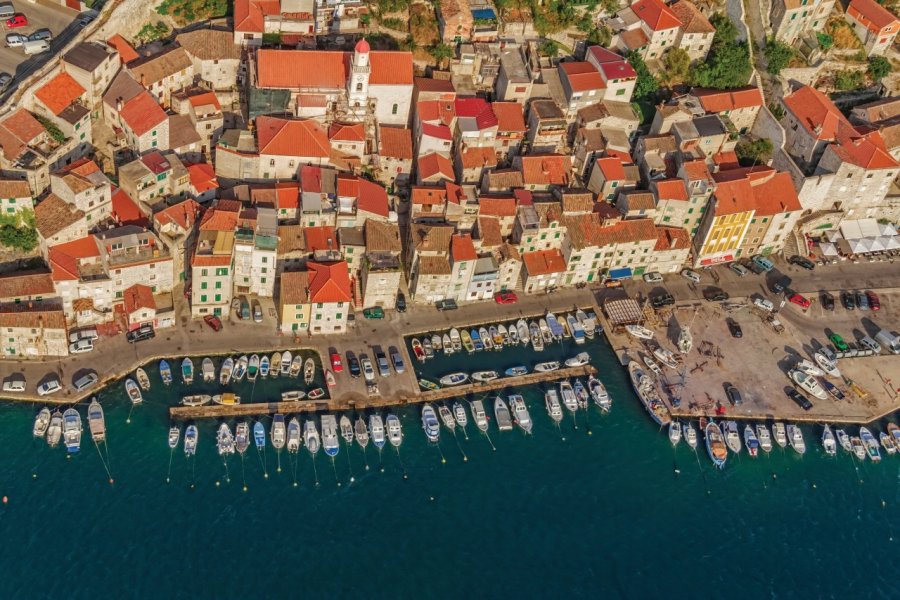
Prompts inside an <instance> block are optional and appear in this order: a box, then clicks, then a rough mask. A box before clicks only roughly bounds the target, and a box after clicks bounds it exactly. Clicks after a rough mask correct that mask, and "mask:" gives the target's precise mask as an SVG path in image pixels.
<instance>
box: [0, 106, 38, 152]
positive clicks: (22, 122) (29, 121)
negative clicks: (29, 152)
mask: <svg viewBox="0 0 900 600" xmlns="http://www.w3.org/2000/svg"><path fill="white" fill-rule="evenodd" d="M46 133H47V130H46V129H44V126H43V125H41V124H40V122H39V121H38V120H37V119H35V118H34V115H32V114H31V113H30V112H28V111H27V110H25V109H24V108H20V109H18V110H17V111H15V112H13V113H12V114H11V115H9V116H8V117H6V118H5V119H3V121H2V122H0V148H2V149H3V155H4V156H5V157H6V159H7V160H9V161H10V162H12V161H15V160H16V159H17V158H19V157H20V156H22V154H23V153H24V152H25V150H26V148H27V146H28V144H30V143H32V142H34V141H35V139H36V138H38V137H39V136H41V135H45V134H46Z"/></svg>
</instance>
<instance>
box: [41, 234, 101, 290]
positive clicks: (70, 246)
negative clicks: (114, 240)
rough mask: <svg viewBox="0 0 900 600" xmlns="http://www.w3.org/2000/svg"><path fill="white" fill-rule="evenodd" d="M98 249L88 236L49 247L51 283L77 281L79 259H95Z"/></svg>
mask: <svg viewBox="0 0 900 600" xmlns="http://www.w3.org/2000/svg"><path fill="white" fill-rule="evenodd" d="M99 256H100V249H99V248H98V247H97V241H96V240H95V239H94V236H92V235H88V236H85V237H83V238H79V239H77V240H73V241H71V242H66V243H65V244H58V245H56V246H51V247H50V250H49V253H48V262H49V263H50V271H51V273H53V281H78V263H79V261H80V260H81V259H85V258H97V257H99Z"/></svg>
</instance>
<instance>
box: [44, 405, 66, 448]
mask: <svg viewBox="0 0 900 600" xmlns="http://www.w3.org/2000/svg"><path fill="white" fill-rule="evenodd" d="M62 424H63V416H62V413H61V412H59V411H58V410H55V411H53V414H52V415H50V425H49V426H48V427H47V445H48V446H50V447H51V448H56V445H57V444H58V443H59V438H60V437H62Z"/></svg>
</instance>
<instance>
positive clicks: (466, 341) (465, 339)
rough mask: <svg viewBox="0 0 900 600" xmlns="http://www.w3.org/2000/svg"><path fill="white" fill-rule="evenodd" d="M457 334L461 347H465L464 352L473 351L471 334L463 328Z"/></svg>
mask: <svg viewBox="0 0 900 600" xmlns="http://www.w3.org/2000/svg"><path fill="white" fill-rule="evenodd" d="M459 336H460V340H461V343H462V347H463V348H465V349H466V352H467V353H469V354H472V353H473V352H475V343H474V342H473V341H472V336H471V335H470V334H469V332H468V331H466V330H465V329H463V330H462V331H460V332H459ZM414 349H415V348H414ZM423 356H424V353H423ZM423 360H424V358H423Z"/></svg>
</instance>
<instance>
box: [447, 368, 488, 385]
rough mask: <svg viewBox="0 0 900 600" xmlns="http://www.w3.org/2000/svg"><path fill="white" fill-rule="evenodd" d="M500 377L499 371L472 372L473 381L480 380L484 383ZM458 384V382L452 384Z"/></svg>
mask: <svg viewBox="0 0 900 600" xmlns="http://www.w3.org/2000/svg"><path fill="white" fill-rule="evenodd" d="M499 377H500V374H499V373H497V371H475V372H474V373H472V380H473V381H480V382H482V383H487V382H488V381H493V380H495V379H497V378H499ZM452 385H456V384H452Z"/></svg>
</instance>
